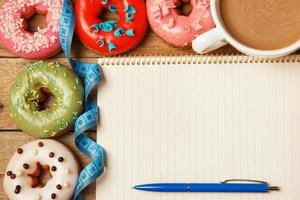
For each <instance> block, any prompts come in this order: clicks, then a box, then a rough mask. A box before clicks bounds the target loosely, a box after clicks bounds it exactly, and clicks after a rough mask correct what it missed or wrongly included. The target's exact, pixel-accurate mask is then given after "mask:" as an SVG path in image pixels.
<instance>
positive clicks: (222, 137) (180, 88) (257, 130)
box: [96, 57, 300, 200]
mask: <svg viewBox="0 0 300 200" xmlns="http://www.w3.org/2000/svg"><path fill="white" fill-rule="evenodd" d="M133 59H138V58H133ZM157 59H158V60H159V59H160V58H157ZM164 59H166V60H169V61H168V62H166V63H165V64H159V63H161V62H156V64H155V62H141V65H137V63H135V65H127V64H126V62H121V61H120V62H118V63H117V65H109V64H104V65H102V71H103V74H104V78H105V80H104V82H103V83H102V85H101V87H99V89H98V105H99V106H100V118H101V120H100V124H99V126H98V130H97V141H98V143H99V144H101V145H102V146H103V147H104V148H105V150H106V169H105V174H104V175H103V176H102V177H101V178H100V179H99V180H98V182H97V188H96V193H97V194H96V195H97V200H199V199H203V200H299V198H300V189H299V186H300V63H297V62H293V63H287V62H284V63H255V64H254V63H231V64H229V62H226V63H227V64H225V62H223V63H222V64H221V63H220V64H212V63H214V62H209V63H210V64H208V62H203V63H207V64H203V63H202V64H201V63H198V64H170V63H178V60H177V61H176V62H175V61H174V62H172V58H164ZM186 59H187V60H188V58H186ZM231 59H235V58H233V57H232V58H231ZM245 59H246V57H245ZM247 59H249V58H247ZM218 60H222V59H218ZM107 63H109V62H107ZM147 63H148V64H147ZM150 63H152V64H150ZM167 63H169V64H167ZM183 63H184V62H183ZM185 63H186V62H185ZM232 178H242V179H257V180H263V181H267V182H269V183H270V184H272V185H276V186H280V188H281V191H279V192H271V193H267V194H241V193H238V194H233V193H229V194H226V193H150V192H142V191H136V190H133V189H131V187H132V186H134V185H138V184H145V183H159V182H170V183H171V182H185V183H189V182H204V183H206V182H208V183H210V182H220V181H224V180H226V179H232Z"/></svg>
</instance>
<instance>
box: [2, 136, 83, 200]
mask: <svg viewBox="0 0 300 200" xmlns="http://www.w3.org/2000/svg"><path fill="white" fill-rule="evenodd" d="M50 154H51V155H52V154H53V156H51V157H50V156H49V155H50ZM42 171H45V172H46V173H49V174H50V177H51V179H49V180H48V182H47V183H43V182H42V181H41V180H39V175H40V174H41V172H42ZM78 172H79V167H78V163H77V161H76V159H75V157H74V155H73V154H72V153H71V151H70V150H69V149H68V148H67V147H66V146H64V145H63V144H61V143H60V142H57V141H55V140H51V139H43V140H35V141H32V142H30V143H27V144H25V145H24V146H22V147H20V148H18V149H17V151H16V152H15V154H14V155H13V157H12V158H11V159H10V161H9V163H8V165H7V169H6V171H5V174H4V182H3V186H4V191H5V193H6V195H7V196H8V198H9V199H14V200H24V199H35V200H43V199H56V200H67V199H71V198H72V197H73V193H74V190H75V187H76V182H77V179H78Z"/></svg>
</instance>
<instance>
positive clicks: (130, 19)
mask: <svg viewBox="0 0 300 200" xmlns="http://www.w3.org/2000/svg"><path fill="white" fill-rule="evenodd" d="M133 19H134V18H133V15H132V14H131V13H126V22H127V23H129V22H131V21H132V20H133Z"/></svg>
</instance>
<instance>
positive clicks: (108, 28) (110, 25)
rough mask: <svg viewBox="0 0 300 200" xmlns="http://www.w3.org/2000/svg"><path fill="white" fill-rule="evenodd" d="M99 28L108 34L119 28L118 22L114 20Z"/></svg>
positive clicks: (102, 24) (104, 23) (103, 23)
mask: <svg viewBox="0 0 300 200" xmlns="http://www.w3.org/2000/svg"><path fill="white" fill-rule="evenodd" d="M98 27H99V28H100V29H101V30H103V31H104V32H106V33H109V32H110V31H112V30H113V29H115V28H116V27H117V22H116V21H114V20H109V21H106V22H102V23H100V24H99V25H98Z"/></svg>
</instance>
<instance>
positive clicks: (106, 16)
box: [99, 8, 120, 23]
mask: <svg viewBox="0 0 300 200" xmlns="http://www.w3.org/2000/svg"><path fill="white" fill-rule="evenodd" d="M99 19H101V20H102V21H104V22H105V21H110V20H113V21H115V22H117V23H118V22H119V20H120V16H119V15H118V14H116V13H112V12H111V11H110V10H108V9H107V8H104V9H103V10H102V12H101V14H100V16H99Z"/></svg>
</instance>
